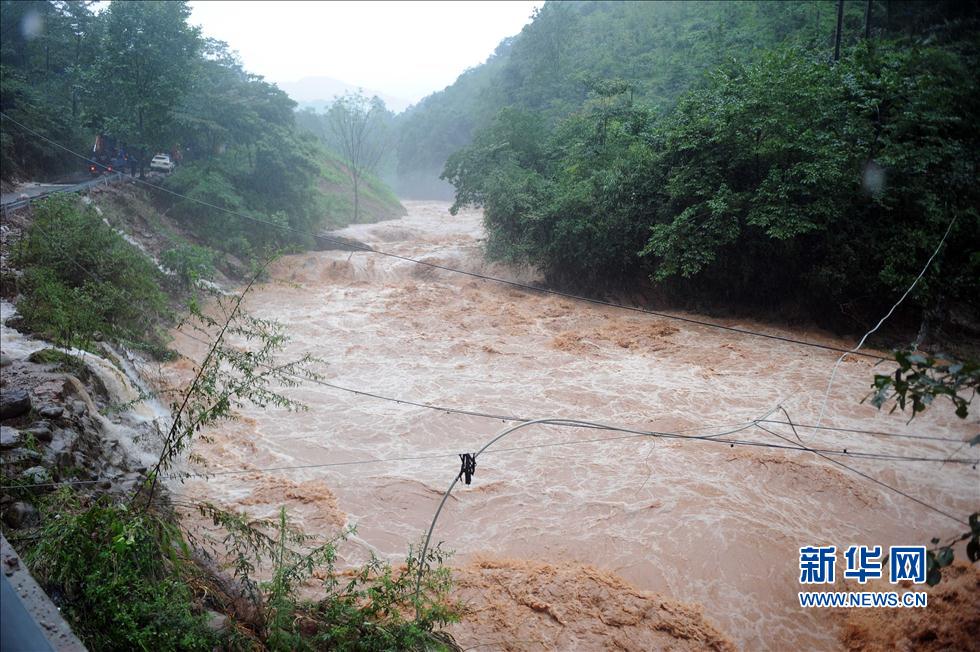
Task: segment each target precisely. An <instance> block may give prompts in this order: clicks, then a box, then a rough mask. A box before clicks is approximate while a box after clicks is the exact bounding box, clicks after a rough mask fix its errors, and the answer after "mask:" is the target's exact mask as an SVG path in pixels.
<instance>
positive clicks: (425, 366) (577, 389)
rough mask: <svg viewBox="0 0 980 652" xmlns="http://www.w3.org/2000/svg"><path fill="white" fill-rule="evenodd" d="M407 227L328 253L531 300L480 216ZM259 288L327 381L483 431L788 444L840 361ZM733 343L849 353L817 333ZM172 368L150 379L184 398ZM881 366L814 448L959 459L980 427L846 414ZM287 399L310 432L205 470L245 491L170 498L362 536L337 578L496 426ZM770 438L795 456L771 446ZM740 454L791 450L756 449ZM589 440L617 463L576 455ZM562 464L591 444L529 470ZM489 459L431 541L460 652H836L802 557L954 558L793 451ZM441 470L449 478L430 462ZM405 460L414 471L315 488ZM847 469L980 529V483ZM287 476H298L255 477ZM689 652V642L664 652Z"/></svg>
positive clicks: (406, 288) (575, 318) (377, 228)
mask: <svg viewBox="0 0 980 652" xmlns="http://www.w3.org/2000/svg"><path fill="white" fill-rule="evenodd" d="M406 206H407V208H408V211H409V214H408V216H407V217H405V218H403V219H401V220H394V221H390V222H383V223H380V224H374V225H358V226H353V227H350V228H348V229H345V230H344V231H343V232H342V233H343V234H345V235H348V236H350V237H355V238H358V239H360V240H362V241H364V242H367V243H369V244H371V245H372V246H374V247H376V248H379V249H384V250H387V251H392V252H396V253H398V254H401V255H406V256H413V257H418V258H423V259H426V260H429V261H431V262H436V263H439V264H444V265H449V266H453V267H457V268H462V269H467V270H471V271H480V272H489V273H491V274H493V275H496V276H504V277H508V278H515V279H524V280H529V279H530V278H531V276H530V275H529V273H527V272H523V271H520V270H512V269H506V268H504V267H501V266H496V265H488V264H487V263H485V262H484V261H483V259H482V257H481V253H480V247H479V239H480V238H481V237H482V228H481V225H480V215H479V214H478V213H475V212H470V213H466V214H461V215H460V216H458V217H456V218H453V217H451V216H449V214H448V213H447V210H446V209H447V206H448V205H447V204H445V203H434V202H429V203H426V202H406ZM272 279H273V280H272V281H270V282H268V283H265V284H263V285H261V286H259V287H258V288H256V289H255V291H254V292H253V294H252V295H251V296H250V298H249V299H248V307H249V309H250V310H251V311H252V312H253V313H255V314H256V315H258V316H261V317H268V318H276V319H279V320H281V321H283V322H284V323H286V324H287V326H288V327H289V331H290V333H291V334H292V335H293V338H294V339H293V341H292V342H291V343H290V345H289V355H290V356H295V357H298V356H300V355H301V354H304V353H313V354H315V355H319V356H321V357H323V358H324V359H325V360H326V365H325V367H324V368H323V370H322V371H323V375H324V379H325V380H326V381H327V382H330V383H333V384H336V385H341V386H344V387H349V388H355V389H360V390H365V391H370V392H376V393H379V394H384V395H388V396H393V397H399V398H404V399H410V400H415V401H422V402H428V403H434V404H439V405H445V406H451V407H458V408H470V409H476V410H482V411H486V412H494V413H509V414H516V415H521V416H529V417H566V418H583V419H591V420H601V421H606V422H612V423H616V424H622V425H627V426H632V427H638V428H643V429H655V430H660V431H672V432H686V433H698V434H714V433H719V432H723V431H724V430H725V429H726V427H728V426H734V425H740V424H744V423H746V422H747V421H749V420H751V419H754V418H757V417H759V416H760V415H762V414H764V413H767V412H768V411H770V410H771V409H773V408H774V407H775V406H776V404H777V403H779V402H780V401H783V402H784V405H785V406H786V408H787V409H788V411H789V413H790V414H791V415H792V417H793V419H794V420H795V421H796V422H798V423H813V422H815V421H816V419H817V416H818V414H819V412H820V403H821V400H822V398H823V390H824V388H825V386H826V380H827V377H828V375H829V373H830V369H831V367H832V366H833V363H834V361H835V359H836V355H835V354H833V353H832V352H827V351H820V350H816V349H811V348H805V347H800V346H797V345H792V344H786V343H781V342H774V341H770V340H763V339H757V338H749V337H745V336H741V335H737V334H734V333H727V332H722V331H718V330H714V329H708V328H704V327H699V326H694V325H686V324H681V323H678V322H672V321H668V320H665V319H661V318H657V317H650V316H646V315H641V314H636V313H629V312H626V311H622V310H617V309H614V308H604V307H596V306H592V305H587V304H583V303H579V302H576V301H572V300H567V299H563V298H560V297H554V296H548V295H543V294H540V293H535V292H526V291H522V290H518V289H515V288H511V287H506V286H502V285H500V284H495V283H489V282H485V281H481V280H478V279H474V278H469V277H465V276H460V275H456V274H451V273H448V272H444V271H439V270H434V269H431V268H425V267H419V266H417V265H413V264H411V263H409V262H404V261H398V260H392V259H387V258H382V257H379V256H377V255H374V254H369V253H353V254H351V253H349V252H315V253H307V254H301V255H296V256H290V257H288V258H285V259H283V260H281V261H279V262H278V263H277V264H276V265H275V267H274V269H272ZM725 323H730V324H732V325H738V326H741V327H744V328H750V329H753V330H762V331H766V332H774V333H779V334H785V335H789V336H792V337H795V338H802V339H806V340H808V341H817V342H823V343H829V344H834V345H836V346H851V345H852V344H853V343H852V342H847V341H842V340H837V339H834V338H831V337H828V336H826V335H825V334H821V333H815V332H809V333H807V332H789V331H783V330H778V329H774V328H772V327H769V326H766V325H763V324H756V323H751V322H746V321H740V322H737V323H736V322H725ZM177 346H178V347H179V348H180V349H181V351H182V352H184V353H186V354H188V355H191V356H193V357H196V358H200V357H201V354H202V351H201V348H202V346H203V345H201V344H200V343H198V342H195V341H193V340H190V339H187V338H184V337H182V336H181V335H180V334H179V333H178V334H177ZM180 364H185V363H180ZM180 364H178V365H175V366H174V367H171V368H169V369H165V373H172V374H179V373H180V372H181V369H180ZM872 365H873V361H871V360H868V359H854V360H849V361H847V362H846V363H845V364H844V365H842V368H841V369H840V371H839V372H838V374H837V381H836V383H835V385H834V389H833V391H832V393H831V396H830V403H829V408H828V410H827V416H826V417H825V419H824V425H832V426H841V427H850V428H860V429H867V430H881V431H893V432H904V433H909V434H916V435H930V436H941V437H948V438H954V439H957V440H960V441H962V440H966V439H967V438H968V437H969V436H972V435H973V434H975V432H976V429H977V422H976V421H975V420H973V421H971V422H969V423H964V422H962V421H960V420H958V419H956V417H955V416H953V415H952V411H951V410H946V409H942V408H937V409H934V410H931V411H930V412H928V413H926V414H925V415H924V416H922V417H917V418H916V420H915V422H914V423H913V425H912V426H910V427H906V425H905V420H904V418H903V416H902V415H900V414H896V415H891V416H890V415H888V414H887V413H881V412H879V411H878V410H876V409H874V408H873V407H871V406H869V405H861V404H860V403H859V401H860V399H861V398H862V397H863V396H865V394H866V393H867V391H868V388H869V385H870V382H871V378H872V375H873V373H874V370H873V366H872ZM288 393H289V395H290V396H291V397H293V398H296V399H298V400H300V401H303V402H304V403H306V404H307V405H309V407H310V410H309V411H308V412H300V413H287V412H282V411H276V410H260V409H255V410H250V411H248V412H247V413H246V414H245V418H244V419H243V420H241V421H237V422H232V423H229V424H227V425H225V426H223V427H222V428H221V429H220V430H219V431H218V432H217V433H215V435H214V439H213V442H211V443H201V444H199V445H198V447H197V449H196V452H197V453H198V454H200V455H201V456H203V457H204V458H205V459H206V460H207V461H208V463H209V466H210V469H211V470H212V471H220V470H239V469H249V470H250V472H249V473H247V474H227V475H216V476H214V477H212V478H210V479H209V480H208V481H206V482H205V481H201V480H191V481H189V482H187V483H186V484H185V485H183V486H179V487H175V489H176V490H177V491H179V492H182V493H187V494H190V495H192V496H194V497H197V498H207V499H209V500H216V501H219V502H222V503H224V504H226V505H232V506H240V507H243V508H247V509H248V510H249V511H250V512H251V513H254V514H256V515H271V514H272V513H273V511H274V510H276V509H277V508H278V506H279V505H280V504H286V505H287V506H288V507H289V508H290V510H291V513H292V514H293V516H294V517H295V518H296V519H297V520H299V521H300V523H301V524H302V525H303V526H304V527H305V528H306V529H307V530H309V531H312V532H322V533H324V534H326V533H328V532H332V531H335V530H336V529H337V528H338V527H339V526H341V525H342V524H343V523H345V522H350V523H356V524H357V525H358V535H357V537H355V538H354V539H353V540H352V541H351V542H350V543H349V544H347V546H346V547H345V548H344V549H343V550H342V554H343V556H344V558H345V559H346V560H348V561H351V562H355V561H361V560H364V559H365V558H366V557H367V556H368V554H369V553H370V552H372V551H373V552H375V553H377V554H380V555H384V556H388V557H397V556H399V555H403V554H404V553H405V551H406V550H407V547H408V545H409V544H410V543H413V542H417V541H418V540H419V537H420V536H421V535H422V534H423V533H424V531H425V530H426V528H427V527H428V525H429V521H430V519H431V517H432V514H433V512H434V511H435V508H436V505H437V504H438V501H439V499H440V495H441V493H442V492H443V491H444V490H445V488H446V487H447V486H448V484H449V482H450V481H451V480H452V479H453V477H455V475H456V473H457V471H458V469H459V460H458V458H457V457H456V453H459V452H466V451H474V450H477V449H479V448H480V447H481V446H482V445H483V443H485V442H486V441H487V440H488V439H489V438H490V437H492V436H493V434H494V433H495V432H497V431H499V430H500V429H501V428H502V427H504V426H505V425H506V424H503V423H501V422H499V421H494V420H488V419H483V418H477V417H469V416H460V415H452V414H445V413H442V412H438V411H432V410H427V409H424V408H418V407H411V406H405V405H398V404H395V403H389V402H384V401H380V400H377V399H374V398H370V397H365V396H359V395H356V394H352V393H347V392H343V391H339V390H336V389H331V388H328V387H324V386H322V385H305V386H303V387H300V388H296V389H292V390H289V392H288ZM774 418H781V417H774ZM770 427H771V428H772V429H773V430H776V431H778V432H780V433H783V434H785V435H788V436H792V433H791V431H790V430H789V428H788V427H786V426H781V425H771V424H770ZM800 435H801V436H802V437H803V440H804V441H805V442H806V443H807V444H808V445H811V446H815V447H821V448H826V449H838V450H842V449H844V448H847V449H848V450H849V451H866V452H875V453H891V454H912V453H915V454H921V455H928V456H942V455H948V454H950V453H952V452H953V451H954V450H956V449H957V448H958V447H959V444H958V443H956V442H942V441H931V440H910V439H893V438H885V437H879V436H868V435H858V434H853V433H841V432H833V431H816V430H801V431H800ZM737 437H738V438H739V439H742V440H753V441H758V442H772V443H779V444H783V443H785V442H782V441H781V440H779V439H776V438H775V437H774V436H772V435H771V434H768V433H765V432H762V431H760V430H757V429H749V430H744V431H742V432H739V433H738V435H737ZM597 438H605V439H608V441H591V440H595V439H597ZM585 440H590V441H589V442H585ZM569 441H579V442H581V443H579V444H577V445H567V446H552V447H542V448H531V449H528V448H522V447H526V446H530V445H536V444H546V443H557V442H569ZM499 448H500V449H512V450H497V451H495V450H494V449H491V451H490V452H488V453H487V454H486V455H485V456H483V457H481V458H480V460H479V467H478V469H477V473H476V476H475V479H474V483H473V485H471V486H468V487H466V486H463V487H460V488H459V489H458V490H457V492H456V493H454V495H453V498H452V499H451V500H450V501H449V502H448V503H447V506H446V509H445V510H444V512H443V515H442V517H441V519H440V522H439V525H438V528H437V531H436V535H435V538H436V540H438V541H443V542H445V545H446V546H447V547H448V548H451V549H454V550H455V551H456V552H457V557H456V559H455V560H454V563H456V564H458V565H459V566H460V568H461V570H460V571H459V572H458V574H457V577H458V579H459V582H460V587H461V589H460V591H461V595H462V596H463V597H464V598H466V599H468V600H471V601H475V608H474V609H473V610H472V612H471V614H470V616H469V619H468V621H467V622H466V623H464V624H462V625H460V626H458V627H457V628H456V630H455V633H456V634H457V638H458V639H459V640H460V642H461V643H462V645H463V647H468V646H471V645H481V644H482V645H486V644H489V645H486V646H485V647H481V649H541V648H542V647H545V648H548V647H551V648H561V649H574V648H578V649H597V648H601V647H604V646H608V645H620V646H621V647H625V648H627V649H645V648H647V647H648V646H649V647H674V648H678V649H683V648H684V647H685V646H686V647H690V648H692V649H696V648H701V647H705V646H708V645H712V646H715V647H717V648H719V649H725V648H726V647H727V646H729V645H731V644H732V643H733V644H734V645H736V646H738V647H739V648H743V649H748V650H761V649H788V648H792V647H796V648H799V649H840V648H841V647H842V646H843V644H844V643H843V641H842V639H841V624H840V620H839V618H836V619H835V617H834V616H833V614H828V613H821V612H817V611H806V612H804V611H802V610H801V609H800V608H799V607H798V602H797V598H796V592H797V590H799V584H798V583H797V580H798V577H799V568H798V548H799V547H800V546H803V545H812V544H835V545H837V546H838V547H839V548H840V547H846V546H848V545H851V544H867V545H881V546H885V547H886V548H887V546H888V545H895V544H908V543H915V542H919V543H921V542H927V541H928V540H929V539H930V538H932V537H933V536H943V537H946V536H951V535H952V534H955V533H957V532H958V531H960V527H961V526H959V525H958V524H956V523H953V522H951V521H950V520H948V519H946V518H944V517H942V516H940V515H938V514H935V513H933V512H929V511H927V510H925V509H923V508H921V507H919V506H917V505H916V504H914V503H910V502H909V501H907V500H906V499H904V498H902V497H900V496H898V495H895V494H893V493H890V492H888V491H886V490H884V489H882V488H880V487H878V486H875V485H873V484H871V483H868V482H867V481H865V480H862V479H861V478H859V477H858V476H856V475H853V474H851V473H849V472H847V471H845V470H843V469H841V468H839V467H836V466H834V465H833V464H831V463H829V462H827V461H824V460H821V459H819V458H816V457H814V456H808V455H806V454H803V453H799V452H792V451H783V450H776V449H766V448H751V447H743V446H739V447H735V448H731V447H729V446H728V445H720V444H718V443H712V442H698V441H683V440H676V439H673V440H669V439H645V438H633V439H622V438H621V435H617V434H616V433H603V432H596V431H594V430H593V431H590V430H574V429H567V428H556V427H535V428H528V429H525V430H522V431H520V432H518V433H516V434H515V435H514V436H513V437H512V438H510V439H508V440H505V441H504V442H502V443H501V444H500V445H499ZM515 448H520V449H519V450H513V449H515ZM436 454H444V457H439V458H434V459H432V458H430V456H431V455H436ZM419 456H423V457H426V458H428V459H402V460H400V461H388V462H379V463H377V464H370V465H348V466H318V465H329V464H337V463H343V462H351V461H358V460H382V459H390V458H409V457H419ZM843 461H845V462H846V463H847V464H849V465H851V466H853V467H855V468H857V469H859V470H861V471H863V472H865V473H868V474H870V475H873V476H874V477H876V478H878V479H880V480H881V481H883V482H887V483H889V484H891V485H893V486H896V487H898V488H900V489H902V490H903V491H906V492H909V493H911V494H913V495H915V496H917V497H919V498H921V499H922V500H924V501H927V502H930V503H933V504H935V505H937V506H939V507H940V508H942V509H944V510H946V511H949V512H951V513H954V514H962V515H965V514H967V513H969V512H970V511H974V510H976V509H977V508H978V505H980V483H978V475H977V471H976V470H974V469H971V468H970V467H969V466H962V465H945V466H943V467H940V465H939V464H938V463H930V464H921V463H910V462H896V461H887V462H883V461H880V460H861V459H853V458H848V459H846V460H843ZM294 466H304V467H306V468H301V469H295V468H293V469H279V470H275V471H263V470H261V469H267V468H270V467H294ZM488 556H489V558H491V559H496V560H511V561H488ZM513 560H521V561H513ZM614 576H615V577H614ZM597 578H599V579H597ZM522 596H523V597H522ZM542 596H545V597H542ZM525 598H526V599H525ZM681 603H684V604H681ZM543 604H547V605H549V606H548V607H547V608H544V607H542V606H541V605H543ZM481 605H482V606H481ZM603 605H606V606H603ZM664 605H670V606H669V607H665V606H664ZM697 605H700V607H698V606H697ZM664 609H667V611H666V612H664ZM698 609H703V612H704V614H705V616H704V618H702V617H701V616H700V615H699V614H698ZM638 613H640V614H647V615H644V616H643V617H640V618H636V614H638ZM556 614H557V615H556ZM561 614H565V615H561ZM624 614H627V615H625V616H624ZM624 618H625V619H626V620H623V619H624ZM630 618H633V619H634V620H635V623H634V624H628V621H630ZM522 619H523V620H524V621H526V627H525V625H522V624H521V621H522ZM538 621H540V624H541V626H540V627H537V628H536V627H534V626H533V624H534V623H535V622H538ZM505 622H506V623H512V624H513V625H514V628H512V629H508V628H507V627H506V626H504V625H503V624H501V623H505ZM495 623H497V624H495ZM616 623H620V625H621V624H622V623H627V624H626V625H625V626H620V625H617V624H616ZM525 628H526V629H527V630H528V631H526V632H525V631H524V629H525ZM532 630H533V631H532ZM683 631H686V632H688V634H689V635H688V636H677V635H675V634H676V633H677V632H683ZM494 632H497V633H499V636H496V637H495V636H494V635H493V633H494ZM671 632H673V634H672V633H671ZM722 632H723V633H722ZM525 635H526V636H527V638H526V639H525V638H521V637H524V636H525ZM663 636H667V637H668V638H657V637H663ZM617 637H618V638H617ZM729 640H730V641H731V642H729ZM495 641H497V642H495ZM499 641H507V643H506V644H504V643H501V642H499ZM521 641H526V642H527V644H526V645H524V644H522V643H521ZM617 641H619V642H618V643H617Z"/></svg>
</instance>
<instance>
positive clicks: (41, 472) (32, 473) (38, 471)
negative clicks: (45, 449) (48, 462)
mask: <svg viewBox="0 0 980 652" xmlns="http://www.w3.org/2000/svg"><path fill="white" fill-rule="evenodd" d="M20 479H21V480H25V481H27V482H30V483H31V484H46V483H48V482H51V474H50V473H49V472H48V470H47V469H46V468H44V467H43V466H32V467H31V468H29V469H27V470H26V471H24V472H23V473H21V474H20Z"/></svg>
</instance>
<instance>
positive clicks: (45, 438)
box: [24, 421, 52, 444]
mask: <svg viewBox="0 0 980 652" xmlns="http://www.w3.org/2000/svg"><path fill="white" fill-rule="evenodd" d="M24 434H25V435H33V436H34V439H36V440H37V441H40V442H44V443H45V444H46V443H48V442H50V441H51V437H52V435H51V424H50V423H48V422H47V421H38V422H37V423H33V424H31V427H30V428H28V429H27V430H25V431H24Z"/></svg>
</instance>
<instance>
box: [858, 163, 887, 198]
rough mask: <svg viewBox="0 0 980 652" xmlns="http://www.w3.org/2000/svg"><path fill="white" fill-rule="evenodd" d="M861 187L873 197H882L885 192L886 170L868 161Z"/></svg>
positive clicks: (862, 176) (862, 175)
mask: <svg viewBox="0 0 980 652" xmlns="http://www.w3.org/2000/svg"><path fill="white" fill-rule="evenodd" d="M861 186H862V187H863V188H864V192H866V193H868V194H869V195H871V196H872V197H880V196H881V195H882V194H884V192H885V168H883V167H881V166H880V165H878V164H877V163H876V162H874V161H868V162H867V164H866V165H865V166H864V171H863V172H862V173H861Z"/></svg>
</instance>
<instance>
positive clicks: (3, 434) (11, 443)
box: [0, 426, 24, 450]
mask: <svg viewBox="0 0 980 652" xmlns="http://www.w3.org/2000/svg"><path fill="white" fill-rule="evenodd" d="M23 442H24V436H23V435H22V434H21V432H20V431H19V430H17V429H16V428H11V427H9V426H0V450H10V449H11V448H17V447H18V446H20V445H21V444H22V443H23Z"/></svg>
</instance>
